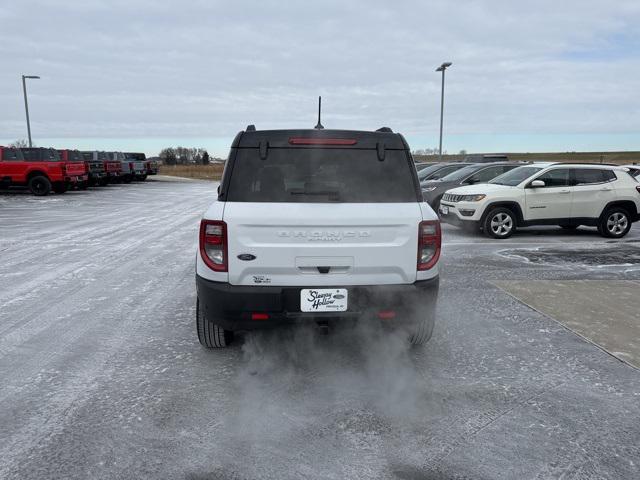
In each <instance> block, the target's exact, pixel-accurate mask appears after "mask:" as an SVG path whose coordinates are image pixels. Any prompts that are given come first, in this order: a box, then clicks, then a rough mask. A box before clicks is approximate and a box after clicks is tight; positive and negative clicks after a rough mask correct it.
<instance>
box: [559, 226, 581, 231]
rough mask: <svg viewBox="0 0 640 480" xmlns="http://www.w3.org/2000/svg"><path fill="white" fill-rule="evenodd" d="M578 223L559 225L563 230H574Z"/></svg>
mask: <svg viewBox="0 0 640 480" xmlns="http://www.w3.org/2000/svg"><path fill="white" fill-rule="evenodd" d="M579 226H580V225H560V228H563V229H565V230H576V229H577V228H578V227H579Z"/></svg>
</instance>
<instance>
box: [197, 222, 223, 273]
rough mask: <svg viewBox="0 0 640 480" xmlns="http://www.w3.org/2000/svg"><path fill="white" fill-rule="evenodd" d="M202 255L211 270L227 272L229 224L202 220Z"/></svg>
mask: <svg viewBox="0 0 640 480" xmlns="http://www.w3.org/2000/svg"><path fill="white" fill-rule="evenodd" d="M200 256H201V257H202V260H203V261H204V263H205V264H206V265H207V267H209V268H210V269H211V270H215V271H216V272H226V271H227V267H228V263H227V224H226V223H225V222H221V221H217V220H202V222H200Z"/></svg>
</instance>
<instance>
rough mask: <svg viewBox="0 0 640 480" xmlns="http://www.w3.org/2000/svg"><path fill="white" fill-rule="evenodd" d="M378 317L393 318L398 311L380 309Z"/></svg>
mask: <svg viewBox="0 0 640 480" xmlns="http://www.w3.org/2000/svg"><path fill="white" fill-rule="evenodd" d="M378 318H379V319H380V320H393V319H394V318H396V312H395V311H394V310H380V311H379V312H378Z"/></svg>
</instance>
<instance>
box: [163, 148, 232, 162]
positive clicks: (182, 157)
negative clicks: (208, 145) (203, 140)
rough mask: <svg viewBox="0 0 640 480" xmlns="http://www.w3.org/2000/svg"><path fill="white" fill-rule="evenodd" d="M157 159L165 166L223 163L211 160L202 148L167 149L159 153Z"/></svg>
mask: <svg viewBox="0 0 640 480" xmlns="http://www.w3.org/2000/svg"><path fill="white" fill-rule="evenodd" d="M159 157H160V158H161V159H162V162H163V163H164V164H165V165H209V163H211V162H220V161H223V160H221V159H219V158H211V157H210V156H209V152H207V150H206V149H204V148H187V147H168V148H163V149H162V150H161V151H160V155H159Z"/></svg>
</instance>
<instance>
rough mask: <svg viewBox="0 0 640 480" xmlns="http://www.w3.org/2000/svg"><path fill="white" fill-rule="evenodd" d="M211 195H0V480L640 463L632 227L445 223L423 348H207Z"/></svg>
mask: <svg viewBox="0 0 640 480" xmlns="http://www.w3.org/2000/svg"><path fill="white" fill-rule="evenodd" d="M214 196H215V185H214V184H211V183H204V182H160V181H151V182H147V183H145V184H142V185H137V186H135V187H134V188H130V186H128V185H115V186H109V187H107V188H103V189H97V190H94V191H92V192H91V193H86V192H69V193H67V194H65V195H59V196H50V197H47V198H44V199H43V198H37V197H31V196H28V195H24V194H19V193H12V194H0V385H2V388H1V389H0V425H1V426H2V428H0V478H3V479H29V478H60V479H72V478H78V479H86V478H104V479H107V478H108V479H114V478H123V479H125V478H127V479H128V478H137V479H141V478H184V479H191V480H196V479H197V480H204V479H253V478H274V479H289V478H291V479H299V478H330V479H345V478H357V479H381V478H389V479H401V480H408V479H493V478H504V479H512V478H518V479H520V478H527V479H529V478H539V479H542V478H563V479H574V478H576V479H577V478H612V479H627V478H628V479H633V478H639V477H640V442H639V441H638V439H639V438H640V371H639V370H638V369H637V368H636V367H634V365H636V366H638V356H639V353H638V352H637V350H635V348H637V346H636V345H635V343H636V342H637V341H638V337H637V336H636V337H635V339H633V338H632V340H635V342H634V341H629V337H630V336H631V337H632V336H633V335H634V332H636V333H637V328H638V323H640V320H639V319H638V316H636V317H635V322H634V321H633V319H632V320H631V321H629V320H628V319H629V315H633V313H634V311H635V312H637V305H638V303H637V302H638V295H637V292H640V260H639V258H640V225H638V224H636V225H635V226H634V227H633V228H632V230H631V233H630V234H629V235H628V236H627V237H626V238H625V239H624V240H622V241H614V242H612V241H608V240H606V239H603V238H601V237H599V236H598V235H597V234H596V233H595V230H589V229H584V230H583V229H580V230H578V231H577V232H565V231H561V230H560V229H557V228H539V229H529V230H527V231H526V232H522V233H518V234H516V235H515V236H514V237H512V238H511V239H509V240H506V241H495V240H490V239H488V238H484V237H480V236H475V235H472V234H468V233H463V232H461V231H459V230H457V229H455V228H453V227H449V226H445V227H444V249H443V259H442V264H441V265H442V273H441V290H440V303H439V318H438V321H437V324H436V330H435V332H434V337H433V338H432V340H431V342H430V343H429V344H428V345H426V346H425V347H424V348H419V349H415V350H407V349H406V348H405V347H404V344H403V343H402V342H401V341H399V339H396V338H394V337H391V338H387V337H381V336H380V335H379V333H378V332H376V331H372V330H368V329H367V330H364V331H362V330H358V329H345V330H344V331H342V330H340V331H337V332H331V333H330V334H329V335H327V336H322V335H319V334H318V333H317V332H316V331H315V330H314V329H297V330H291V331H283V332H278V333H273V334H269V333H265V334H255V335H247V336H245V338H244V342H242V343H241V344H240V345H237V346H234V347H233V348H229V349H227V350H222V351H215V352H212V351H206V350H204V349H203V348H201V347H200V345H199V344H198V341H197V338H196V335H195V327H194V315H195V286H194V266H193V263H194V262H193V260H194V255H195V247H196V231H197V225H198V222H199V218H200V215H201V213H202V212H203V211H204V209H205V208H206V207H207V205H208V204H209V203H210V202H211V201H212V199H213V198H214ZM614 280H615V282H617V283H613V282H612V281H614ZM589 282H594V283H589ZM611 285H614V286H617V288H612V287H611ZM636 286H637V288H636ZM634 288H636V289H635V292H636V295H635V297H634V296H633V292H634ZM532 292H534V293H535V294H534V295H532ZM554 292H555V294H554ZM621 292H622V293H621ZM628 292H631V294H630V295H631V296H630V297H629V298H628V297H627V296H628V295H629V293H628ZM579 295H583V300H580V299H579V298H578V296H579ZM616 295H622V296H623V297H622V298H628V300H627V304H625V305H621V306H619V308H617V307H616V308H614V307H613V306H615V305H617V302H610V304H611V305H613V306H612V307H611V312H609V310H608V308H605V307H606V305H607V301H609V300H611V299H612V298H615V299H617V298H618V297H615V296H616ZM540 298H545V299H546V300H544V301H541V300H540ZM576 298H578V299H577V300H576ZM598 299H600V300H598ZM632 301H635V302H636V303H635V308H632V307H633V304H632V303H630V302H632ZM589 302H591V303H589ZM529 305H531V306H529ZM603 306H604V307H603ZM596 307H598V308H601V310H597V309H596ZM573 312H575V313H573ZM594 312H595V313H594ZM609 313H610V316H609ZM639 316H640V315H639ZM583 320H584V321H583ZM612 324H613V326H612ZM620 329H623V331H622V333H621V331H620Z"/></svg>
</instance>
